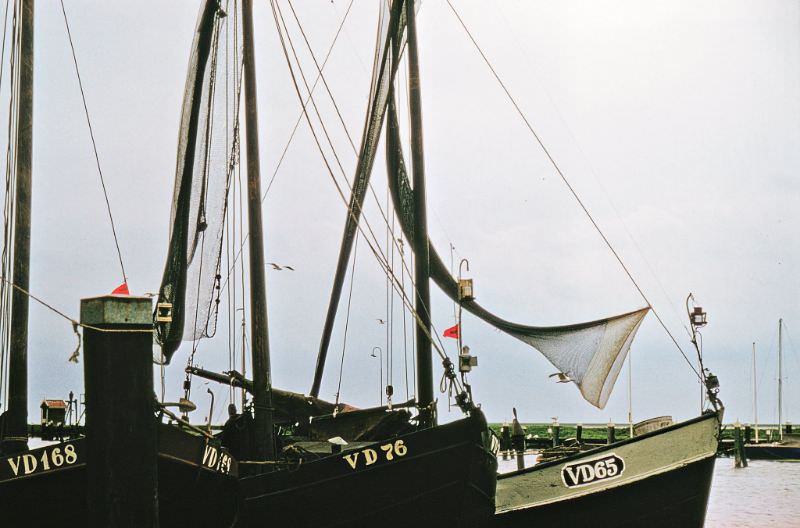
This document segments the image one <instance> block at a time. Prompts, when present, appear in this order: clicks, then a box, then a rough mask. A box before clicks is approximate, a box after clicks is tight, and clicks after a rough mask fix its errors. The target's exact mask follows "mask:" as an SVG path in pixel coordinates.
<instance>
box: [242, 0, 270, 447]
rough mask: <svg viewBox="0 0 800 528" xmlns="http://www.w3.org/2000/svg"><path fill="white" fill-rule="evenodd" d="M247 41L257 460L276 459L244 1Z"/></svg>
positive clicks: (247, 44) (249, 10) (248, 0)
mask: <svg viewBox="0 0 800 528" xmlns="http://www.w3.org/2000/svg"><path fill="white" fill-rule="evenodd" d="M242 22H243V28H242V29H243V33H242V38H243V41H244V88H245V90H244V93H245V121H246V124H247V218H248V228H249V230H250V245H249V250H250V319H251V325H252V326H251V328H252V330H251V333H252V335H251V339H252V345H251V351H252V359H253V407H254V410H255V424H254V425H255V435H254V444H255V451H254V455H255V458H256V459H257V460H267V459H272V458H274V457H275V442H274V439H273V425H272V424H273V416H272V413H273V409H272V376H271V374H270V361H269V334H268V331H267V292H266V280H265V278H264V242H263V241H264V235H263V229H262V220H261V169H260V159H259V152H258V108H257V98H256V69H255V62H256V61H255V46H254V42H253V2H252V0H243V1H242Z"/></svg>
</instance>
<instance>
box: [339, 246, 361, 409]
mask: <svg viewBox="0 0 800 528" xmlns="http://www.w3.org/2000/svg"><path fill="white" fill-rule="evenodd" d="M358 238H359V237H356V241H355V243H354V244H353V262H352V264H351V267H350V292H349V293H348V295H347V312H346V315H345V320H344V337H343V338H342V360H341V362H340V363H339V383H338V384H337V386H336V406H337V407H338V405H339V397H340V396H341V392H342V377H343V375H344V355H345V352H347V330H348V329H349V327H350V306H351V304H352V302H353V284H354V283H355V276H356V256H357V255H358Z"/></svg>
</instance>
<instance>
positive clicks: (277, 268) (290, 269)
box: [267, 262, 294, 271]
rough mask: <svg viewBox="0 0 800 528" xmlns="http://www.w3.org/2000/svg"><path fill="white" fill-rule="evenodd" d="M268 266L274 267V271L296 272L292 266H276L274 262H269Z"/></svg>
mask: <svg viewBox="0 0 800 528" xmlns="http://www.w3.org/2000/svg"><path fill="white" fill-rule="evenodd" d="M267 264H269V265H270V266H272V269H274V270H278V271H283V270H289V271H294V268H293V267H291V266H281V265H280V264H275V263H274V262H267Z"/></svg>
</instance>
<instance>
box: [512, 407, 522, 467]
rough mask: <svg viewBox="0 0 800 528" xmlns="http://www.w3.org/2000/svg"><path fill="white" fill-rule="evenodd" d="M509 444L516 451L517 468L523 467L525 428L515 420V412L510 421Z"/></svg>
mask: <svg viewBox="0 0 800 528" xmlns="http://www.w3.org/2000/svg"><path fill="white" fill-rule="evenodd" d="M511 444H512V445H513V446H514V450H515V451H516V452H517V469H525V429H523V427H522V425H520V423H519V420H517V417H516V413H515V415H514V421H513V422H511Z"/></svg>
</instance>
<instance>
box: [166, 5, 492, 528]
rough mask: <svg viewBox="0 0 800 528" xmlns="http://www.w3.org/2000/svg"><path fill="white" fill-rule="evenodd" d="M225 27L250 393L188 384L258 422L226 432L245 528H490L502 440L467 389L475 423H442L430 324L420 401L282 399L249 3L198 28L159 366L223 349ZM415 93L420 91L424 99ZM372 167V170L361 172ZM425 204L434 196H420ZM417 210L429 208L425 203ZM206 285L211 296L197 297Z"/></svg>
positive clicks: (243, 420) (239, 421) (212, 10)
mask: <svg viewBox="0 0 800 528" xmlns="http://www.w3.org/2000/svg"><path fill="white" fill-rule="evenodd" d="M404 6H405V3H404V2H402V1H399V2H394V3H392V5H391V7H390V8H389V7H388V4H387V9H385V10H383V11H382V15H384V16H385V20H383V22H382V27H383V32H384V34H385V35H386V37H385V38H383V39H382V40H381V43H380V44H381V45H380V47H379V55H380V57H379V59H378V60H377V61H376V64H377V65H376V68H375V74H374V76H375V77H378V78H380V79H379V80H378V81H377V83H378V84H380V83H388V82H391V78H390V76H393V73H394V70H392V69H391V68H390V66H391V64H392V63H391V59H390V53H391V48H390V44H391V42H392V40H393V39H396V38H397V35H398V34H400V33H402V32H403V31H404V30H405V24H406V20H407V21H408V28H409V30H408V32H409V33H408V34H409V41H410V42H413V39H412V38H411V37H410V36H411V35H413V29H412V28H413V27H414V17H413V13H412V10H411V9H409V13H412V14H411V15H409V16H408V17H405V16H401V15H402V13H403V8H404ZM223 18H228V19H230V18H233V19H234V20H235V21H241V33H240V34H241V35H242V47H243V56H242V63H241V70H239V67H238V65H237V67H234V68H231V71H234V72H235V71H242V72H243V75H242V77H243V78H240V79H238V81H237V80H236V79H234V82H233V83H232V84H231V85H232V86H234V93H236V92H238V91H239V88H238V87H239V86H242V88H243V90H244V107H243V109H242V113H243V115H244V117H245V123H244V125H245V126H246V129H245V137H246V140H245V141H244V142H243V145H244V146H245V149H244V150H245V155H246V162H247V179H248V236H249V257H250V261H249V277H250V287H249V292H250V317H251V321H252V323H251V346H250V350H251V353H252V355H251V362H252V372H253V379H252V380H247V379H245V378H244V376H242V375H241V374H239V373H236V372H233V371H229V372H227V373H225V374H223V375H214V374H213V373H208V372H206V371H204V370H203V369H199V368H197V367H196V366H194V365H191V364H190V365H189V366H188V368H187V390H188V387H190V384H191V376H194V375H198V376H205V377H208V378H211V379H215V380H217V381H223V382H225V381H226V379H225V378H227V382H228V383H230V384H236V385H237V386H240V387H243V388H246V389H247V391H248V393H249V394H252V400H251V403H250V405H249V406H248V407H247V408H243V409H242V410H241V412H237V410H236V409H235V408H231V409H230V411H231V414H230V418H229V420H228V423H226V425H225V427H224V430H223V432H222V433H221V434H220V435H219V438H220V439H221V441H222V443H223V445H224V446H227V447H229V448H230V450H231V452H232V453H233V455H234V457H236V458H237V459H238V460H239V465H238V468H239V485H240V487H241V497H242V502H243V509H242V514H241V518H240V519H239V523H238V526H243V527H260V526H272V525H279V524H292V525H297V526H318V527H324V526H370V525H377V524H380V525H383V526H406V525H407V524H409V523H411V522H413V520H414V519H418V518H420V517H423V518H425V519H426V521H430V522H434V523H437V524H442V525H444V526H484V525H485V524H486V523H487V522H488V521H489V519H490V518H491V516H492V515H493V513H494V494H495V480H496V470H497V462H496V458H495V456H494V455H495V450H496V447H495V445H494V444H495V442H494V438H493V437H492V435H491V433H490V430H489V428H488V426H487V423H486V420H485V418H484V416H483V413H482V412H481V411H480V409H479V407H478V406H477V405H475V404H474V403H473V402H472V399H471V395H470V394H469V393H468V392H467V391H466V390H464V389H463V388H462V389H459V390H458V392H457V398H456V399H457V401H458V404H459V406H460V407H461V409H462V410H463V411H464V414H465V417H464V418H463V419H461V420H457V421H455V422H452V423H449V424H445V425H439V424H438V423H437V416H436V410H435V407H436V406H435V401H434V399H433V380H432V359H431V344H430V339H431V336H430V332H431V330H430V323H429V322H425V321H420V319H422V318H423V317H422V316H419V317H418V336H421V337H419V338H418V340H417V343H418V345H419V346H418V351H417V358H418V365H419V366H420V371H419V373H418V380H419V388H418V398H417V399H416V401H412V402H410V403H408V404H407V405H391V406H386V407H379V408H375V409H363V410H356V409H353V408H351V407H349V406H346V405H343V404H340V403H339V402H338V401H337V402H335V403H330V402H325V401H323V400H320V399H319V398H317V394H316V393H315V391H312V394H311V395H310V396H305V395H302V394H296V393H289V392H286V391H280V390H278V389H274V388H273V387H272V382H271V374H270V350H269V340H268V333H267V320H266V291H265V277H264V266H265V263H264V256H263V255H264V249H263V237H262V220H261V190H260V172H259V140H258V105H257V101H256V87H255V65H256V61H255V54H254V37H253V23H252V2H251V1H250V0H244V1H243V2H242V3H241V11H239V6H238V3H236V2H230V3H225V4H224V5H223V4H221V3H220V2H218V1H216V0H208V1H207V2H204V5H203V7H202V8H201V14H200V17H199V21H198V24H197V32H196V37H195V42H194V47H193V50H192V54H191V59H190V68H189V71H190V78H189V80H188V81H187V91H186V96H185V98H184V111H183V117H182V129H181V135H180V137H181V140H180V144H179V152H178V159H179V163H178V170H177V171H176V185H175V193H174V199H173V214H172V216H173V218H172V225H171V236H170V247H169V252H168V258H167V265H166V267H165V271H164V279H163V282H162V286H161V289H160V294H159V299H158V306H159V307H160V308H159V309H162V310H166V311H168V312H169V316H168V317H166V320H161V321H160V322H157V329H158V340H159V343H160V344H161V346H162V357H163V358H164V359H165V360H166V361H169V360H170V358H171V356H172V355H173V354H174V352H175V350H176V349H177V348H178V347H179V346H180V344H181V342H182V341H185V340H188V341H193V342H195V341H197V340H198V339H199V338H201V337H206V336H210V335H212V334H213V329H211V330H210V328H211V327H212V326H213V325H214V324H215V314H214V313H213V307H214V304H215V303H214V302H213V299H214V296H215V295H218V293H217V292H218V291H219V289H220V288H219V286H220V281H221V272H220V269H221V267H220V249H219V248H220V245H219V244H220V242H221V233H222V230H221V227H220V222H219V221H221V220H222V219H223V218H224V216H225V215H224V211H225V205H226V200H225V197H226V196H227V193H228V182H229V181H230V171H231V168H232V166H234V165H235V163H236V161H235V160H236V158H237V156H236V155H233V154H232V153H231V150H230V148H231V146H238V138H231V137H230V136H227V135H225V134H228V133H234V132H235V133H238V130H239V127H238V118H237V119H236V120H235V122H236V125H235V126H233V127H231V128H229V129H227V130H226V131H225V133H224V134H223V136H217V135H216V134H217V133H218V131H219V130H220V128H221V127H219V126H217V127H216V128H215V127H214V123H219V122H220V121H221V120H216V121H215V120H214V117H215V116H216V114H215V112H216V111H218V109H219V106H215V103H218V104H219V105H221V107H222V111H223V112H224V111H226V110H227V109H228V108H230V107H227V106H225V104H224V103H223V102H222V101H228V100H235V97H234V98H230V99H225V98H224V95H223V94H224V91H223V90H222V89H221V87H222V86H223V84H222V82H216V81H215V80H214V77H213V75H214V73H215V72H219V71H220V70H218V69H216V68H215V67H214V65H215V64H216V63H215V57H216V56H217V53H218V51H217V50H218V49H219V48H220V40H219V39H218V38H217V36H216V35H217V34H216V33H215V27H216V25H217V23H218V21H219V20H222V19H223ZM401 20H402V22H401ZM235 46H238V43H237V44H235ZM411 48H412V49H413V48H414V46H413V45H411ZM237 82H240V84H238V85H237ZM215 88H217V91H215ZM410 89H411V90H412V91H413V90H414V88H413V86H412V87H411V88H410ZM381 98H382V99H383V101H384V102H383V103H381ZM234 104H238V103H234ZM381 104H383V105H384V106H385V94H380V93H373V100H372V101H371V106H372V107H375V109H374V112H375V115H382V112H383V109H382V108H381V107H380V105H381ZM237 110H238V107H237ZM368 128H369V127H368ZM225 138H228V139H231V140H230V141H229V142H227V145H228V146H229V148H228V149H227V150H223V154H222V155H221V157H216V158H215V157H214V152H215V151H214V149H213V148H210V145H212V144H216V145H219V144H220V143H222V142H223V141H224V139H225ZM371 139H372V137H371V136H369V135H366V134H365V139H364V146H363V150H365V151H367V152H368V153H371V155H374V148H375V146H376V145H374V144H372V143H371V141H370V140H371ZM362 159H363V160H366V157H362V158H361V159H360V160H359V163H360V164H361V163H363V162H362ZM417 191H418V193H422V192H423V186H422V184H420V185H419V186H418V187H417ZM422 196H423V198H424V194H422ZM419 203H422V204H423V205H424V199H423V200H420V201H419ZM420 229H422V227H420ZM422 262H424V261H423V259H421V258H420V259H418V263H420V264H421V263H422ZM418 273H422V274H425V273H426V271H424V270H423V271H420V272H418ZM418 277H423V278H419V281H418V284H422V283H425V282H427V278H424V275H422V276H420V275H418ZM195 285H200V286H198V287H197V289H195V288H196V286H195ZM200 288H202V291H199V289H200ZM418 288H419V290H422V288H421V287H418ZM416 297H417V303H416V313H417V314H418V315H419V314H422V313H425V312H426V311H427V306H428V304H429V300H428V299H429V298H428V297H427V294H424V293H421V292H420V293H418V294H417V295H416ZM422 306H424V307H425V308H424V309H422V308H421V307H422ZM198 313H200V315H198ZM158 314H159V312H158V310H157V313H156V315H157V316H158ZM444 366H445V369H444V370H445V377H446V379H447V380H448V383H449V384H450V385H451V386H459V385H460V383H461V382H462V381H463V376H462V378H461V380H459V379H458V377H457V375H456V373H455V369H454V367H453V364H452V362H450V363H448V362H445V365H444ZM220 377H221V378H222V379H220ZM426 393H427V394H428V396H427V399H426V397H425V396H424V394H426ZM409 411H414V412H413V414H412V413H411V412H409ZM279 431H280V432H279Z"/></svg>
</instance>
